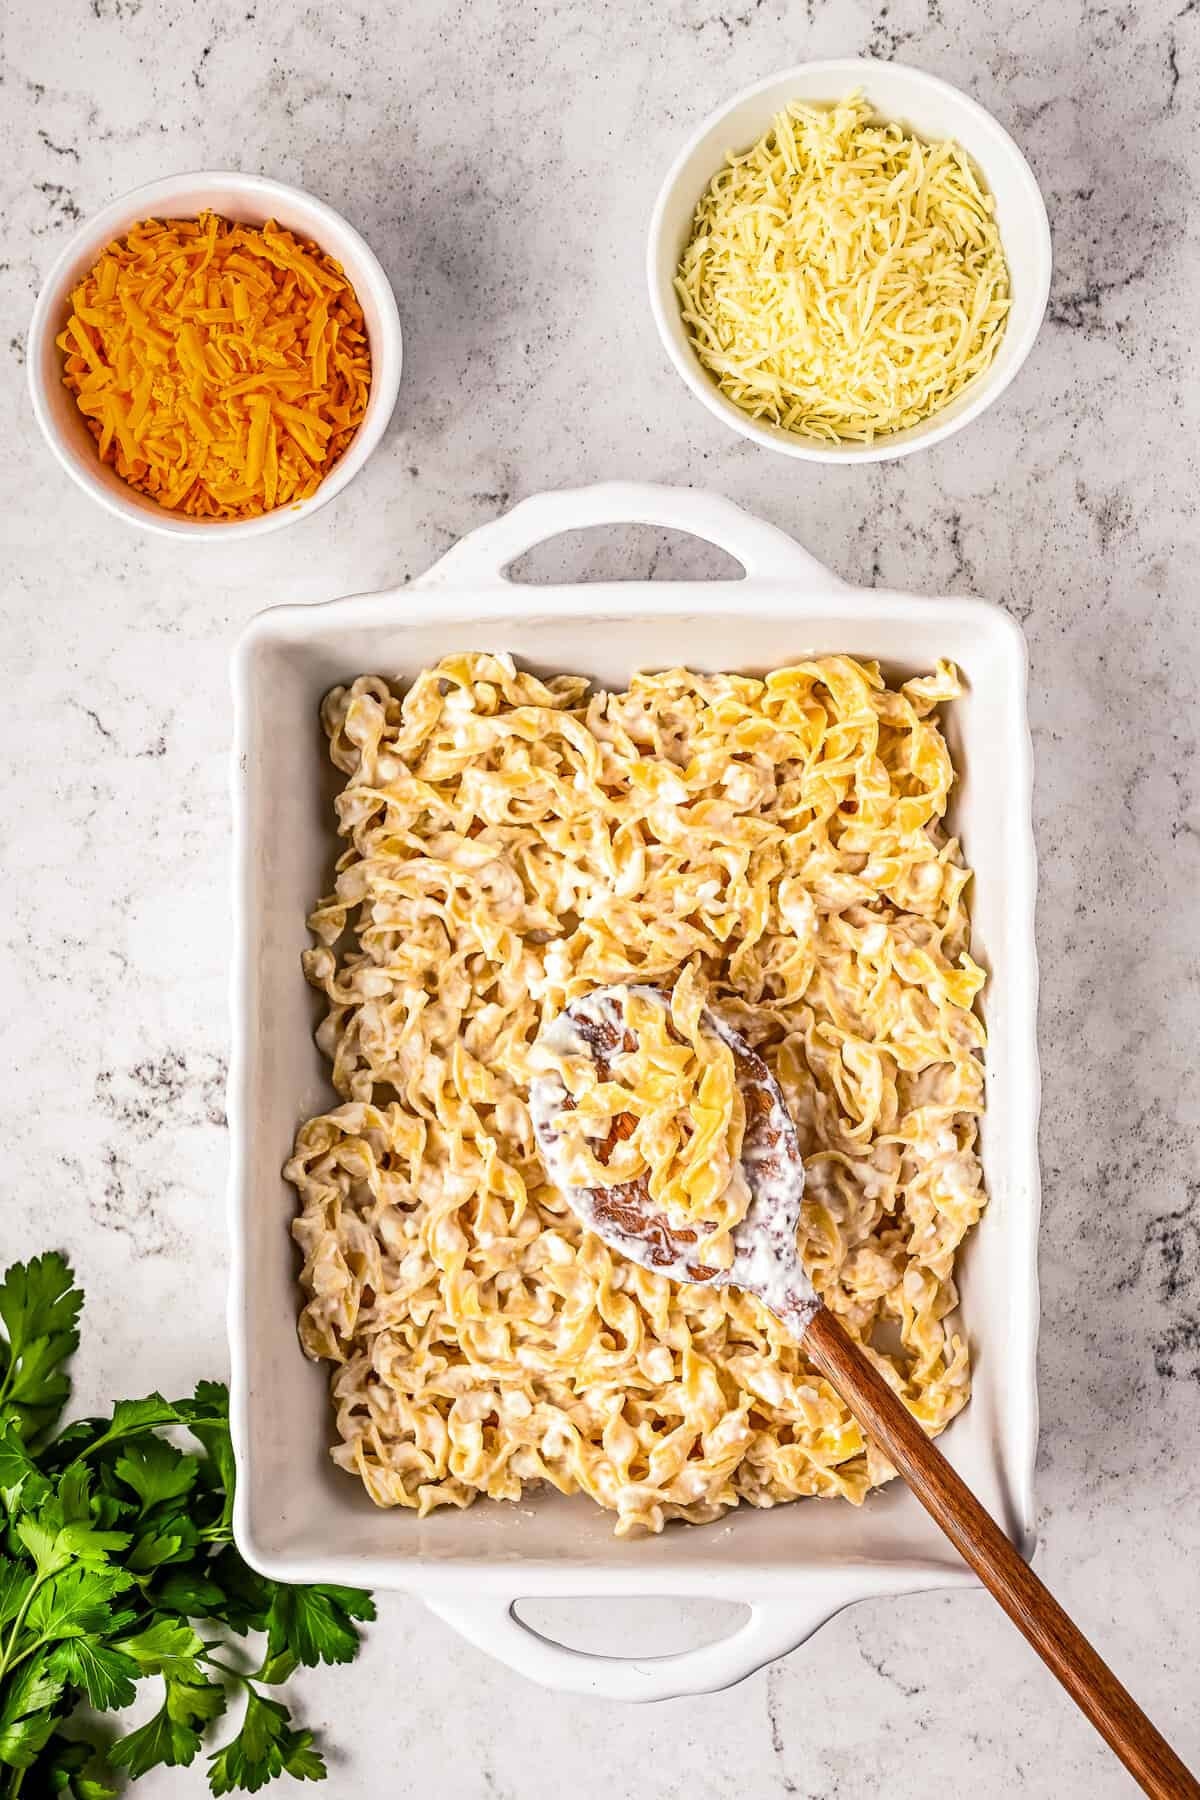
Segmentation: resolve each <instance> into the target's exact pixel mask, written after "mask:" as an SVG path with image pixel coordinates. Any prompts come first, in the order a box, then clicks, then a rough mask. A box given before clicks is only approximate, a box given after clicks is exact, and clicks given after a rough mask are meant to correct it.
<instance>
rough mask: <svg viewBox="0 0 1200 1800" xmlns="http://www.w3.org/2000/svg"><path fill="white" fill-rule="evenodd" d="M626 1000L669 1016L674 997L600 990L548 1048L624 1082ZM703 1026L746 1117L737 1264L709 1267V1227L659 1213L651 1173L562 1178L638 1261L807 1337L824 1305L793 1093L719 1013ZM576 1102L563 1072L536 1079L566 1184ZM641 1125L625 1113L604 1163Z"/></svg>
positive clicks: (565, 1016)
mask: <svg viewBox="0 0 1200 1800" xmlns="http://www.w3.org/2000/svg"><path fill="white" fill-rule="evenodd" d="M626 993H635V994H637V995H639V996H641V997H642V998H643V999H647V1000H651V1001H653V1002H655V1003H656V1004H657V1005H660V1006H661V1007H662V1008H663V1010H664V1011H665V1012H666V1013H667V1014H668V1017H669V1014H670V1005H671V1002H670V998H669V996H668V995H667V994H665V993H663V991H662V990H661V989H660V988H654V987H646V986H637V987H631V988H621V987H616V986H610V987H600V988H595V989H593V990H592V992H591V993H590V994H587V995H585V996H583V997H581V998H580V999H578V1000H574V1001H572V1002H571V1004H570V1005H569V1006H568V1007H566V1008H565V1009H564V1011H563V1012H562V1013H561V1014H560V1015H559V1017H558V1019H557V1020H556V1021H555V1024H554V1025H553V1026H552V1027H551V1030H550V1032H549V1033H547V1035H546V1039H545V1041H546V1042H547V1044H548V1046H549V1047H550V1048H552V1049H554V1050H558V1051H560V1052H563V1053H576V1054H578V1053H580V1052H582V1053H585V1054H586V1055H588V1056H589V1057H590V1059H591V1061H592V1062H593V1063H594V1064H595V1066H596V1072H597V1074H598V1075H599V1077H600V1079H601V1080H602V1081H612V1080H615V1079H619V1076H618V1073H617V1070H616V1069H615V1067H614V1063H615V1061H616V1059H617V1058H619V1057H620V1055H621V1053H622V1052H623V1051H629V1050H632V1049H633V1048H634V1043H633V1034H632V1032H631V1031H630V1029H629V1027H628V1025H627V1024H626V1023H625V1020H624V1018H623V1017H622V1012H621V1001H622V998H623V996H624V994H626ZM701 1022H702V1024H703V1025H704V1026H705V1027H706V1029H707V1030H709V1031H711V1032H712V1034H713V1035H714V1036H715V1037H718V1038H720V1039H721V1041H722V1042H723V1043H725V1044H727V1045H728V1047H729V1049H730V1050H731V1052H732V1054H733V1063H734V1072H735V1075H736V1079H737V1084H738V1087H739V1089H740V1090H741V1095H742V1101H743V1104H744V1106H745V1113H746V1126H745V1132H744V1134H743V1137H742V1147H741V1171H742V1175H743V1177H744V1179H745V1183H746V1188H747V1191H748V1193H749V1196H750V1199H749V1204H748V1206H747V1208H746V1211H745V1213H744V1215H743V1216H742V1218H741V1220H740V1221H739V1222H738V1223H737V1224H736V1225H735V1226H734V1227H733V1231H732V1239H733V1260H732V1262H731V1263H730V1265H729V1267H728V1268H718V1267H715V1266H713V1265H711V1264H709V1263H706V1262H705V1261H704V1239H705V1236H706V1235H707V1234H706V1233H705V1231H704V1230H703V1228H702V1227H697V1226H681V1225H675V1224H673V1223H672V1222H671V1221H670V1220H669V1219H668V1218H667V1216H666V1214H665V1213H663V1212H661V1211H659V1210H657V1209H656V1208H655V1207H654V1205H653V1202H652V1201H651V1198H650V1188H649V1181H648V1177H647V1176H646V1175H644V1174H643V1175H640V1176H639V1177H638V1178H637V1179H636V1180H634V1181H626V1182H619V1183H617V1184H616V1185H615V1186H612V1187H581V1186H577V1185H570V1184H564V1183H563V1182H562V1181H561V1180H559V1185H560V1186H561V1187H563V1191H564V1192H565V1193H567V1198H568V1199H569V1200H570V1203H571V1208H572V1211H573V1212H574V1213H575V1214H576V1216H577V1217H578V1218H579V1219H580V1220H581V1221H582V1222H583V1223H584V1224H585V1225H586V1226H587V1227H588V1229H589V1230H591V1231H594V1232H595V1234H596V1236H597V1237H600V1238H603V1239H604V1241H605V1243H606V1244H608V1245H609V1247H610V1248H611V1249H614V1250H618V1251H620V1253H621V1255H622V1256H625V1257H627V1258H628V1259H629V1261H630V1262H635V1263H638V1264H640V1266H641V1267H642V1268H644V1269H649V1270H651V1272H652V1273H653V1274H656V1275H665V1276H667V1277H668V1278H669V1279H670V1280H672V1281H690V1282H693V1283H696V1284H698V1285H701V1286H705V1285H707V1286H711V1287H727V1286H730V1285H732V1286H734V1287H739V1288H741V1289H743V1291H744V1292H746V1293H748V1294H753V1295H755V1296H756V1298H757V1299H759V1300H761V1301H762V1302H763V1303H764V1305H766V1306H768V1307H770V1309H771V1311H772V1312H774V1313H776V1314H777V1315H778V1316H779V1318H781V1319H782V1320H783V1321H784V1323H785V1324H787V1325H788V1326H789V1329H791V1330H792V1331H794V1332H795V1333H796V1335H797V1336H799V1334H800V1333H801V1332H802V1330H803V1329H804V1326H805V1325H806V1324H807V1322H808V1320H809V1319H810V1318H811V1316H812V1314H813V1313H814V1312H815V1310H816V1308H817V1306H818V1305H819V1301H818V1299H817V1295H816V1292H815V1290H814V1289H813V1286H812V1283H811V1282H810V1281H809V1279H808V1276H807V1275H806V1274H805V1272H804V1266H803V1264H802V1263H801V1261H800V1256H799V1253H798V1251H797V1248H796V1233H797V1230H798V1229H799V1225H800V1204H801V1201H802V1200H803V1198H804V1159H803V1157H802V1156H801V1154H800V1142H799V1139H798V1137H797V1135H796V1126H795V1123H794V1121H793V1119H792V1115H791V1113H790V1112H789V1111H788V1106H787V1101H786V1100H785V1099H784V1096H783V1090H782V1089H781V1087H780V1086H779V1083H778V1082H777V1081H776V1079H775V1077H774V1076H773V1075H772V1073H771V1071H770V1069H769V1068H768V1067H767V1065H766V1063H765V1062H764V1061H763V1058H762V1057H761V1056H759V1055H758V1053H757V1051H755V1050H752V1049H751V1048H750V1045H749V1044H748V1043H747V1042H746V1040H745V1038H743V1037H742V1036H741V1034H740V1033H739V1032H737V1031H735V1030H734V1029H733V1027H732V1026H731V1025H729V1024H728V1023H727V1022H726V1021H725V1020H724V1019H722V1018H720V1017H719V1016H718V1015H717V1014H716V1013H714V1012H712V1011H711V1009H706V1010H705V1011H704V1012H703V1013H702V1014H701ZM571 1104H572V1102H571V1098H570V1095H569V1094H568V1092H567V1089H566V1086H565V1085H564V1083H563V1081H562V1080H561V1078H560V1077H559V1075H558V1074H557V1073H556V1072H554V1071H550V1072H548V1073H546V1074H544V1075H540V1076H538V1077H537V1078H536V1079H535V1081H534V1082H533V1084H532V1087H531V1091H530V1105H529V1110H530V1114H531V1116H532V1119H533V1127H534V1132H535V1133H536V1136H537V1140H538V1145H539V1147H540V1149H541V1152H542V1156H543V1157H544V1159H545V1162H546V1166H547V1168H548V1169H549V1170H550V1171H551V1173H552V1174H556V1179H558V1177H559V1176H561V1174H562V1173H563V1158H562V1135H561V1132H560V1130H559V1129H558V1127H557V1126H556V1124H555V1121H556V1119H557V1118H558V1117H559V1116H560V1115H561V1114H562V1112H563V1111H564V1110H569V1109H570V1107H571ZM625 1120H628V1121H629V1127H626V1125H625V1124H624V1123H623V1121H625ZM632 1124H633V1119H632V1115H631V1114H628V1113H626V1114H619V1115H618V1117H617V1119H616V1120H615V1121H614V1124H613V1127H612V1130H611V1131H610V1134H609V1138H608V1139H606V1140H605V1142H604V1143H602V1144H601V1145H600V1146H599V1152H598V1154H599V1157H600V1160H601V1161H602V1162H604V1161H606V1160H607V1158H608V1156H609V1155H611V1153H612V1149H613V1145H614V1142H615V1141H616V1140H617V1139H619V1138H620V1137H621V1136H624V1135H625V1134H626V1131H627V1129H628V1128H631V1127H632ZM556 1172H557V1173H556ZM568 1186H569V1192H568Z"/></svg>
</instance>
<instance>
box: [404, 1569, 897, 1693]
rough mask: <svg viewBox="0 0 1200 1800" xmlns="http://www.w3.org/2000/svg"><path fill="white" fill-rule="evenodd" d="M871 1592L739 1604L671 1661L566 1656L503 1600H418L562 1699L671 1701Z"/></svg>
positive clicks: (736, 1677)
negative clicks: (732, 1619) (736, 1616)
mask: <svg viewBox="0 0 1200 1800" xmlns="http://www.w3.org/2000/svg"><path fill="white" fill-rule="evenodd" d="M874 1591H876V1590H874V1589H872V1588H871V1587H869V1586H864V1587H862V1588H861V1590H859V1591H855V1589H854V1588H852V1587H848V1586H847V1582H846V1579H845V1571H842V1573H841V1578H840V1579H839V1580H838V1582H837V1584H836V1587H835V1586H834V1585H833V1584H832V1583H830V1584H829V1585H828V1586H825V1585H824V1584H818V1585H817V1586H815V1587H812V1588H808V1587H806V1588H804V1589H803V1590H802V1591H801V1592H799V1593H795V1592H793V1593H791V1594H790V1595H786V1596H773V1597H771V1598H770V1599H765V1600H749V1599H748V1600H747V1604H748V1605H749V1607H750V1617H749V1618H748V1619H747V1620H746V1622H745V1623H744V1624H743V1625H740V1626H739V1627H738V1628H737V1630H736V1631H732V1632H730V1633H729V1635H728V1636H727V1637H723V1638H718V1639H717V1641H716V1642H715V1643H712V1644H701V1645H700V1646H699V1647H698V1648H697V1649H695V1650H681V1651H679V1652H677V1653H676V1654H675V1655H673V1656H647V1657H643V1658H639V1657H636V1656H599V1655H594V1654H593V1653H592V1652H591V1651H588V1650H572V1649H571V1648H570V1647H569V1646H568V1645H566V1644H560V1643H558V1642H557V1641H556V1640H555V1639H554V1638H549V1637H546V1636H544V1634H543V1633H542V1632H540V1631H535V1630H534V1628H533V1626H532V1625H526V1624H525V1622H524V1621H523V1620H522V1619H520V1618H519V1617H518V1616H517V1614H516V1612H515V1611H514V1607H515V1606H516V1605H517V1601H516V1600H509V1599H506V1598H505V1597H504V1596H503V1595H493V1594H472V1595H470V1596H466V1595H463V1596H460V1595H453V1596H446V1595H441V1594H439V1595H437V1596H436V1597H431V1596H429V1595H422V1599H423V1600H424V1602H425V1604H426V1606H428V1607H429V1609H430V1611H431V1612H434V1613H436V1614H437V1616H438V1618H439V1619H444V1620H445V1622H446V1624H447V1625H451V1626H453V1628H454V1630H455V1631H457V1632H459V1633H460V1634H461V1635H462V1636H463V1637H465V1638H466V1639H467V1640H468V1642H469V1643H472V1644H474V1645H475V1646H476V1647H477V1649H480V1650H483V1651H485V1652H486V1653H487V1655H488V1656H494V1657H495V1658H496V1659H497V1661H498V1662H502V1663H505V1664H507V1666H508V1667H509V1668H510V1669H515V1670H516V1672H517V1674H518V1675H524V1676H526V1677H527V1678H528V1680H530V1681H536V1682H540V1684H541V1685H542V1686H543V1687H548V1688H554V1689H556V1690H557V1691H559V1692H560V1693H566V1694H591V1695H593V1696H594V1697H595V1698H597V1699H600V1700H627V1701H644V1700H677V1699H680V1698H683V1697H685V1696H687V1695H692V1694H714V1693H718V1692H719V1691H720V1690H721V1689H722V1688H727V1687H732V1686H733V1685H734V1683H735V1682H738V1681H743V1680H744V1679H745V1678H746V1676H747V1675H753V1674H754V1673H755V1671H756V1670H757V1669H761V1668H762V1667H763V1665H764V1664H765V1663H769V1662H774V1661H775V1659H776V1657H778V1656H786V1655H787V1654H788V1652H789V1651H790V1650H795V1649H796V1648H797V1647H798V1646H799V1645H800V1644H802V1643H804V1641H805V1640H806V1639H807V1638H810V1637H811V1636H812V1634H813V1632H814V1631H817V1630H819V1629H820V1627H821V1626H822V1625H824V1624H826V1623H827V1621H828V1620H830V1619H832V1618H833V1617H834V1616H835V1614H837V1613H839V1612H841V1610H842V1608H843V1607H844V1606H849V1605H850V1604H851V1603H852V1602H853V1601H855V1600H861V1599H863V1598H865V1597H866V1595H867V1594H868V1593H871V1592H874Z"/></svg>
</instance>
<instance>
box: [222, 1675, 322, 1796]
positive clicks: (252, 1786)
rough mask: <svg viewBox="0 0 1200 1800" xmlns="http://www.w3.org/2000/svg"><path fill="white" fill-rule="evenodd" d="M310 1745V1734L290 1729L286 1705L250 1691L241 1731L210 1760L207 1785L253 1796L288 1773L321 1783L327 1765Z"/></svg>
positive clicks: (298, 1778) (228, 1791) (230, 1792)
mask: <svg viewBox="0 0 1200 1800" xmlns="http://www.w3.org/2000/svg"><path fill="white" fill-rule="evenodd" d="M311 1746H312V1733H311V1732H308V1731H293V1730H292V1729H291V1719H290V1717H289V1714H288V1710H287V1708H286V1706H281V1705H280V1704H279V1702H278V1701H277V1700H267V1699H265V1698H264V1697H263V1695H262V1694H256V1693H255V1692H254V1690H253V1689H251V1691H250V1694H249V1696H248V1698H247V1701H246V1717H245V1719H244V1720H243V1722H242V1729H241V1730H240V1731H239V1732H238V1734H237V1736H236V1737H235V1738H233V1739H231V1740H230V1742H229V1743H228V1744H226V1746H225V1748H224V1749H223V1750H218V1751H217V1753H216V1755H215V1756H213V1757H212V1758H210V1763H211V1767H210V1768H209V1772H208V1784H209V1786H210V1787H211V1789H212V1791H213V1793H214V1794H218V1795H219V1794H232V1793H233V1792H234V1791H235V1789H243V1790H245V1791H246V1792H247V1793H251V1794H254V1793H257V1792H258V1790H259V1788H261V1787H265V1786H266V1784H267V1782H268V1781H270V1780H272V1778H273V1777H274V1776H276V1775H283V1774H285V1773H286V1774H288V1775H294V1776H295V1777H296V1779H297V1780H299V1781H320V1780H321V1779H322V1777H323V1776H324V1774H325V1764H324V1761H323V1760H322V1758H321V1757H320V1756H319V1755H318V1753H317V1752H316V1751H315V1750H313V1749H312V1748H311Z"/></svg>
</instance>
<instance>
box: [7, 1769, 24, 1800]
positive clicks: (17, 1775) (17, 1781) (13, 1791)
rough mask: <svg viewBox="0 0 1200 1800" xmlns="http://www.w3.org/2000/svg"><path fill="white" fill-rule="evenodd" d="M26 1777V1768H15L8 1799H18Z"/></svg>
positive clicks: (9, 1785)
mask: <svg viewBox="0 0 1200 1800" xmlns="http://www.w3.org/2000/svg"><path fill="white" fill-rule="evenodd" d="M24 1779H25V1771H24V1769H14V1770H13V1772H12V1780H11V1781H10V1782H9V1784H8V1800H17V1795H18V1794H19V1793H20V1791H21V1783H22V1782H23V1781H24Z"/></svg>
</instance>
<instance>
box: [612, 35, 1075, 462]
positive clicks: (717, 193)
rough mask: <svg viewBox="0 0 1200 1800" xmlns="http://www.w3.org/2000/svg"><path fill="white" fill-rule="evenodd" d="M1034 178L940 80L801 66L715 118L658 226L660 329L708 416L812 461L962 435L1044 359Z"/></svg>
mask: <svg viewBox="0 0 1200 1800" xmlns="http://www.w3.org/2000/svg"><path fill="white" fill-rule="evenodd" d="M1050 267H1051V254H1050V227H1049V222H1048V220H1047V217H1046V207H1045V203H1044V201H1043V199H1042V195H1041V192H1040V190H1039V188H1038V184H1037V180H1036V178H1035V177H1034V174H1033V171H1032V170H1031V169H1030V167H1029V164H1028V163H1027V162H1026V160H1025V158H1024V156H1023V155H1022V154H1021V151H1020V150H1019V149H1018V147H1017V145H1016V144H1015V143H1014V142H1013V139H1012V138H1011V137H1010V136H1009V134H1008V133H1007V132H1006V131H1005V130H1004V128H1003V127H1002V126H1001V125H1000V124H999V123H998V122H997V121H996V120H995V119H994V118H993V117H992V116H991V114H990V113H988V112H986V111H985V110H984V108H983V107H982V106H980V105H979V104H978V102H976V101H974V100H972V99H970V98H969V97H968V96H967V95H966V94H963V93H961V92H960V91H959V90H958V89H957V88H954V87H951V86H950V85H949V83H947V82H945V81H941V80H940V79H938V78H937V77H936V76H933V75H926V74H924V73H923V72H921V71H920V70H918V69H910V68H905V67H903V66H901V65H898V64H895V63H884V62H875V61H871V60H868V59H865V58H863V59H860V58H852V59H847V60H843V61H837V62H820V63H802V64H800V65H799V66H798V67H796V68H793V69H788V70H786V71H784V72H783V73H782V74H779V75H774V76H771V77H770V79H769V80H767V81H763V82H760V83H758V84H757V85H756V86H754V87H752V88H747V89H746V90H744V91H743V92H742V93H741V94H738V95H737V96H736V97H735V98H734V99H733V100H731V101H730V102H729V103H728V104H727V105H725V106H723V107H721V108H719V109H718V110H717V111H716V112H714V113H712V114H711V115H710V116H709V117H708V118H707V119H706V120H705V121H704V123H703V124H702V125H701V126H700V127H699V129H698V130H697V131H696V132H695V134H694V135H693V137H692V138H691V139H690V141H689V142H688V143H687V144H686V145H685V146H684V148H683V150H682V151H681V152H680V154H679V156H678V157H677V158H676V160H675V162H674V164H673V166H672V167H671V169H670V171H669V173H668V175H667V177H666V180H665V181H664V183H663V186H662V189H661V191H660V193H659V196H658V201H657V203H656V205H655V208H654V214H653V218H652V220H651V225H650V240H649V250H648V267H647V274H648V279H649V286H650V303H651V306H652V308H653V311H654V316H655V320H656V322H657V325H658V329H659V333H660V335H661V337H662V340H663V343H664V345H665V346H666V349H667V353H668V355H669V356H670V358H671V360H672V362H673V363H674V364H675V367H676V368H677V369H678V371H679V373H680V374H681V375H682V377H683V379H684V380H685V381H686V382H687V384H688V386H689V387H690V388H691V390H692V392H693V393H694V394H695V395H696V396H697V397H698V398H699V399H700V400H701V401H703V403H704V405H705V406H707V407H708V409H709V411H710V412H713V413H715V414H716V415H717V417H718V418H721V419H723V420H724V421H725V423H726V424H728V425H731V426H732V427H733V428H734V430H736V431H739V432H741V433H742V435H743V436H745V437H748V438H751V439H753V440H754V441H755V442H756V443H759V444H762V445H764V446H765V447H767V448H769V449H772V450H780V451H782V452H783V453H784V454H785V455H788V456H797V457H801V458H807V459H808V460H810V461H815V462H878V461H882V460H884V459H887V458H891V457H896V456H905V455H908V454H909V453H910V452H911V451H913V450H918V449H922V448H924V447H926V446H927V445H930V444H934V443H937V442H939V441H940V440H941V439H942V438H945V437H948V436H949V435H950V433H951V432H954V431H958V430H960V429H961V428H962V427H963V426H964V425H965V424H967V423H968V421H969V420H971V419H974V418H976V417H977V416H978V415H979V414H980V413H981V412H982V411H983V410H984V408H985V407H987V406H989V405H991V403H992V401H994V400H995V399H997V398H998V397H999V395H1000V394H1001V393H1002V392H1003V390H1004V389H1005V388H1006V387H1007V386H1008V384H1009V382H1010V381H1011V380H1012V379H1013V377H1014V376H1015V375H1016V373H1017V371H1018V369H1019V368H1020V367H1021V364H1022V363H1023V362H1024V361H1025V358H1026V357H1027V356H1028V354H1029V352H1030V350H1031V349H1032V347H1033V343H1034V339H1035V338H1036V336H1037V333H1038V329H1039V327H1040V325H1041V322H1042V316H1043V314H1044V312H1045V308H1046V299H1047V296H1048V293H1049V288H1050Z"/></svg>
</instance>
